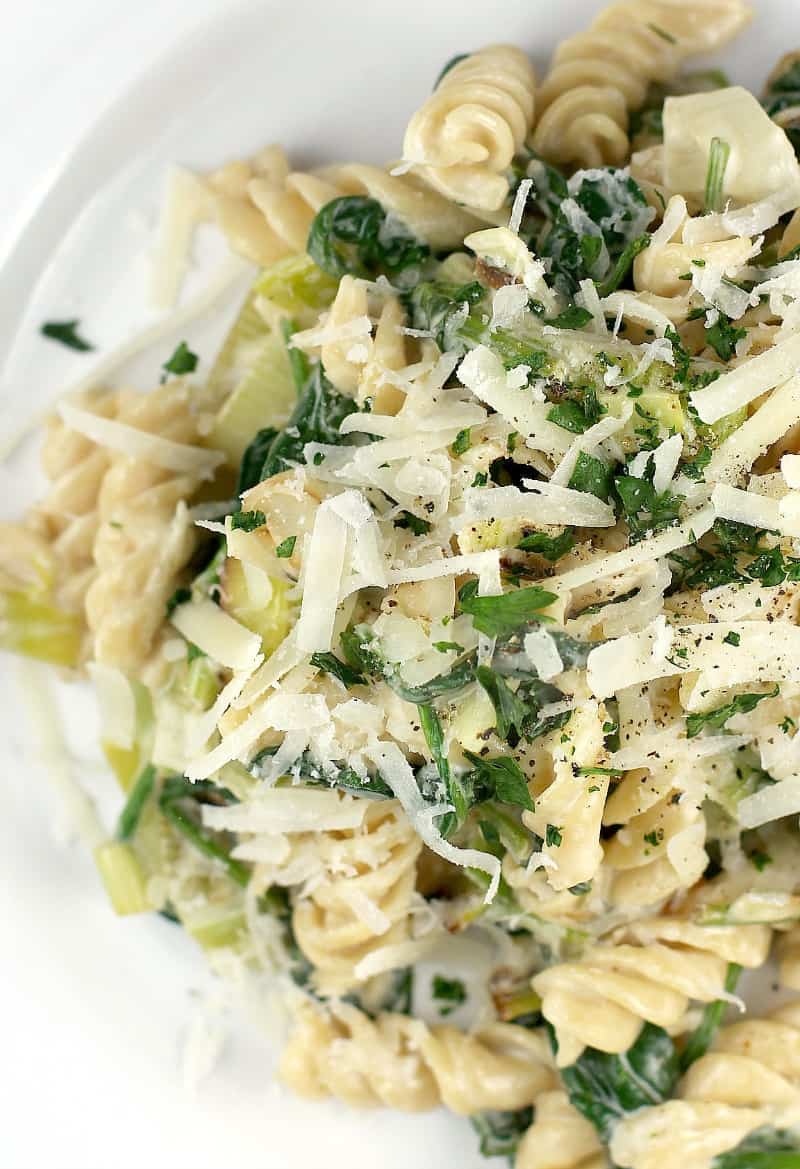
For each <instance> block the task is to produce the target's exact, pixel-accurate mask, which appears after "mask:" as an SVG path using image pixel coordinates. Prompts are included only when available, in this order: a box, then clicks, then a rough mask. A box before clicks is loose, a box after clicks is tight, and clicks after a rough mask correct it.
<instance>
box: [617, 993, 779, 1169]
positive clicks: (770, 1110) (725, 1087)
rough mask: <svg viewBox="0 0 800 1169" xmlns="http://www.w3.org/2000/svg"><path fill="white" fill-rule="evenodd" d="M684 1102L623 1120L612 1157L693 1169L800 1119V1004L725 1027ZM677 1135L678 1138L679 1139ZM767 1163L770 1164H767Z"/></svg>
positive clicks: (682, 1091)
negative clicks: (762, 1133)
mask: <svg viewBox="0 0 800 1169" xmlns="http://www.w3.org/2000/svg"><path fill="white" fill-rule="evenodd" d="M679 1095H680V1099H678V1100H670V1101H667V1102H666V1103H665V1104H660V1105H658V1106H656V1107H654V1108H644V1109H642V1110H641V1111H640V1112H638V1113H636V1114H635V1115H633V1116H630V1117H627V1118H626V1119H624V1120H622V1121H621V1122H620V1123H619V1124H618V1125H617V1128H616V1129H615V1131H614V1134H613V1137H612V1140H611V1155H612V1157H613V1158H614V1161H615V1163H616V1164H618V1165H621V1166H623V1167H624V1169H679V1167H680V1166H684V1165H686V1164H687V1156H689V1155H690V1156H691V1161H690V1162H688V1163H690V1164H691V1165H692V1167H693V1169H695V1167H696V1169H707V1167H709V1166H710V1165H711V1163H712V1161H713V1158H714V1157H716V1156H718V1155H719V1154H720V1153H724V1152H727V1151H728V1150H729V1149H733V1148H735V1147H736V1146H737V1145H738V1144H739V1143H740V1142H741V1141H742V1139H743V1138H744V1137H746V1136H747V1135H748V1133H751V1132H753V1131H754V1130H756V1129H759V1128H762V1127H775V1128H777V1129H784V1128H791V1127H794V1126H796V1125H797V1124H798V1122H800V1004H797V1003H792V1004H791V1005H789V1006H786V1007H782V1008H780V1009H779V1010H777V1011H773V1012H772V1013H771V1014H770V1015H768V1016H767V1017H766V1018H763V1019H748V1020H746V1021H744V1022H742V1023H734V1024H733V1025H732V1026H730V1027H725V1028H724V1029H723V1030H722V1031H721V1032H720V1033H719V1035H718V1036H717V1039H716V1042H715V1043H714V1046H713V1049H712V1050H711V1051H710V1052H709V1053H708V1054H707V1055H704V1056H702V1057H701V1058H700V1059H699V1060H698V1061H697V1062H696V1063H695V1064H693V1065H692V1067H691V1068H690V1069H689V1071H688V1072H687V1074H686V1076H685V1077H684V1079H683V1081H682V1082H681V1084H680V1086H679ZM676 1133H679V1134H680V1140H678V1141H676V1139H675V1137H676ZM765 1164H766V1162H765Z"/></svg>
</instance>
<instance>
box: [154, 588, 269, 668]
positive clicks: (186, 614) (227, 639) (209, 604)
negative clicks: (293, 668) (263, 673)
mask: <svg viewBox="0 0 800 1169" xmlns="http://www.w3.org/2000/svg"><path fill="white" fill-rule="evenodd" d="M170 621H171V622H172V624H173V625H174V626H175V628H176V629H177V630H178V632H179V633H182V634H183V636H184V637H185V638H186V640H187V641H190V642H191V643H192V644H193V645H196V646H197V647H198V648H199V649H201V650H202V651H203V653H206V654H208V656H209V657H210V658H212V659H213V660H214V661H215V662H219V664H220V665H221V666H226V667H227V668H228V669H230V670H247V669H251V668H252V667H253V666H254V665H255V663H256V659H257V657H258V654H259V651H260V649H261V638H260V637H259V635H258V634H257V633H251V631H250V630H249V629H245V627H244V625H240V624H239V622H238V621H236V620H235V619H234V618H233V617H231V616H230V614H229V613H226V612H225V610H224V609H221V608H220V607H219V605H215V604H214V602H213V601H210V600H205V599H203V600H199V601H189V602H187V603H186V604H185V605H178V606H177V608H175V609H174V610H173V612H172V615H171V617H170Z"/></svg>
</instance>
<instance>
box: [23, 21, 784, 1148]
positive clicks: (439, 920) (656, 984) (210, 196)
mask: <svg viewBox="0 0 800 1169" xmlns="http://www.w3.org/2000/svg"><path fill="white" fill-rule="evenodd" d="M751 16H752V13H751V11H750V9H749V7H748V6H747V5H746V4H745V3H744V0H616V2H614V3H612V4H611V5H610V6H609V7H607V8H606V9H604V10H603V11H602V12H600V14H599V15H598V16H597V17H596V19H595V20H594V22H593V23H592V25H591V27H590V28H588V29H587V30H586V31H583V32H579V33H577V34H576V35H575V36H572V37H570V38H569V39H568V40H566V41H564V42H563V43H562V44H560V45H559V46H558V48H557V50H556V52H555V56H554V59H553V61H552V64H551V67H550V70H549V72H548V73H547V74H546V75H545V76H544V77H537V76H536V75H535V74H534V70H533V67H532V65H531V63H530V61H529V58H528V56H527V54H526V52H524V51H523V50H522V49H521V48H517V47H514V46H512V45H506V44H495V45H490V46H488V47H485V48H481V49H478V50H476V51H472V52H469V53H466V54H462V55H460V56H458V57H456V58H454V59H453V60H452V61H450V62H448V63H447V64H446V65H445V67H444V69H443V70H442V73H441V75H440V76H439V78H438V79H437V80H436V83H435V85H434V87H433V90H432V92H431V93H430V94H429V95H428V96H427V97H424V98H423V100H422V102H421V105H420V106H419V108H418V109H417V111H416V112H415V113H414V114H413V116H412V117H411V119H410V121H409V122H408V126H407V129H406V132H405V137H404V140H403V142H402V149H401V148H400V143H398V144H396V148H395V149H396V154H395V158H394V159H393V160H392V161H391V162H389V163H388V164H386V165H385V166H374V165H366V164H362V163H339V164H330V165H326V166H322V167H320V168H317V169H314V170H310V171H307V172H298V171H295V170H292V168H291V166H290V164H289V162H288V159H287V157H286V155H285V153H284V151H283V150H282V149H281V148H280V147H278V146H268V147H266V148H264V149H262V150H260V151H259V152H258V153H257V154H255V155H253V156H252V157H249V158H246V159H239V160H235V161H231V162H228V163H226V164H225V165H223V166H222V167H221V169H219V170H216V171H214V172H213V173H208V174H197V173H193V172H190V171H188V170H184V169H180V168H176V169H175V170H174V172H173V173H172V177H171V179H170V182H169V185H168V190H167V197H166V201H165V204H164V207H163V212H162V218H161V222H160V227H159V242H158V247H157V257H156V259H157V264H156V267H155V284H154V288H155V292H156V295H157V297H158V298H159V300H160V303H161V304H162V305H163V306H165V307H166V306H169V305H172V306H174V305H175V304H176V303H177V298H178V295H179V292H180V286H181V280H182V271H183V267H184V266H185V263H186V256H187V252H188V248H189V245H190V243H191V239H192V236H193V233H194V232H195V229H196V228H198V227H199V226H200V225H203V224H215V225H216V226H217V228H218V229H219V231H220V232H221V234H222V236H223V237H224V239H225V240H226V241H227V245H228V246H229V250H230V252H231V253H232V254H234V255H235V256H237V257H239V260H238V261H233V260H231V262H232V263H236V271H237V272H239V273H241V272H242V271H243V270H246V271H247V272H249V273H250V276H249V288H248V291H247V294H246V296H245V297H244V300H243V303H241V305H240V306H239V307H238V315H237V316H236V319H235V322H234V324H233V326H232V328H231V329H230V331H229V333H228V335H227V337H226V338H225V341H224V344H223V345H222V347H221V348H220V350H219V352H218V354H217V356H216V358H215V360H214V361H213V362H212V363H211V364H210V365H209V366H208V368H204V365H205V363H203V362H200V363H198V359H197V356H196V355H195V354H194V353H193V352H192V349H191V347H190V346H189V345H188V344H187V343H186V342H181V344H179V345H178V346H177V348H175V350H174V352H173V353H172V354H171V356H168V354H166V353H165V354H164V359H163V364H162V366H161V369H159V368H158V364H159V363H154V382H157V383H158V384H156V385H155V388H154V389H153V390H152V391H151V392H149V393H140V392H137V391H133V390H130V389H126V388H124V387H121V386H120V383H119V376H118V367H114V365H113V362H111V363H109V362H106V364H105V365H103V364H102V361H101V365H100V366H98V367H96V371H95V373H94V374H90V375H89V377H88V378H86V379H84V382H83V383H82V384H81V386H80V387H79V388H78V389H77V390H74V391H72V392H70V393H67V394H65V395H64V396H62V398H61V399H60V400H59V401H58V403H57V404H56V407H55V409H54V410H53V413H52V415H51V417H50V418H49V419H48V421H47V423H46V429H45V435H44V445H43V466H44V471H45V473H46V476H47V481H48V486H47V490H46V492H45V494H44V495H43V497H42V498H41V499H40V500H39V502H37V503H36V504H34V505H33V506H32V507H31V509H30V511H29V512H28V514H27V515H26V516H25V517H24V519H23V520H22V521H21V522H20V523H18V524H6V525H2V526H0V644H2V646H4V647H5V648H6V649H11V650H14V651H17V652H18V653H21V654H23V655H28V656H31V657H34V658H38V659H41V660H44V661H47V662H49V663H52V665H53V666H55V667H58V668H59V669H60V671H61V672H62V674H63V673H65V672H66V673H67V674H69V675H72V676H78V675H88V676H89V678H90V679H91V682H92V684H93V686H94V688H95V691H96V693H97V697H98V700H99V706H100V711H101V716H102V727H103V732H102V734H103V744H102V745H103V749H104V752H105V755H106V757H107V760H108V763H109V767H110V771H113V773H114V775H115V776H116V780H117V781H118V784H119V786H120V788H121V790H122V793H123V796H122V797H121V799H120V803H121V811H120V813H119V818H118V820H117V822H116V824H115V825H114V826H113V827H111V828H109V826H108V825H105V826H104V825H102V824H101V823H100V821H99V819H98V817H97V816H96V814H95V813H94V812H93V811H92V809H91V806H90V805H89V804H87V806H86V808H85V809H84V813H85V815H84V818H85V823H86V824H87V825H88V827H87V833H86V835H87V837H88V838H89V843H90V845H91V847H92V849H93V853H94V858H95V861H96V864H97V868H98V871H99V875H100V877H101V878H102V882H103V884H104V885H105V888H106V891H107V893H108V896H109V898H110V901H111V904H112V905H113V907H114V909H115V910H116V912H117V913H120V914H134V913H146V912H160V913H162V914H164V915H166V916H168V917H170V918H171V919H172V920H174V921H175V922H176V923H177V925H178V926H180V927H182V928H183V929H184V930H185V931H186V932H187V933H188V934H189V935H191V937H192V938H194V939H195V940H196V942H197V943H198V944H199V946H200V947H201V948H202V950H203V951H204V954H205V956H206V958H207V960H208V962H209V963H210V965H211V967H212V969H213V970H214V971H215V972H216V973H217V974H218V975H219V976H220V977H221V978H223V979H225V980H228V981H229V982H230V983H231V984H232V985H236V986H238V987H240V988H245V987H246V988H247V989H248V996H249V997H250V999H251V1000H252V999H258V998H259V996H264V995H265V994H266V993H267V991H266V989H265V988H266V987H267V986H268V985H269V986H271V987H274V986H275V985H278V986H280V987H281V988H282V990H283V992H284V999H285V1010H286V1019H287V1029H288V1039H287V1042H286V1047H285V1050H284V1053H283V1057H282V1062H281V1075H282V1078H283V1080H284V1082H285V1083H286V1084H287V1085H288V1086H289V1087H290V1088H292V1089H293V1090H294V1091H296V1092H298V1093H300V1094H302V1095H306V1096H310V1097H329V1096H332V1097H336V1098H338V1099H339V1100H341V1101H343V1102H344V1103H345V1104H347V1105H351V1106H355V1107H374V1106H388V1107H390V1108H396V1109H403V1110H409V1111H417V1110H424V1109H431V1108H436V1107H438V1106H440V1105H444V1106H445V1107H446V1108H448V1109H450V1110H452V1111H453V1112H455V1113H457V1114H459V1115H461V1116H465V1117H468V1118H469V1120H470V1121H471V1122H472V1124H473V1125H474V1127H475V1129H476V1132H477V1138H476V1139H477V1140H478V1142H479V1144H480V1149H481V1151H482V1152H483V1153H485V1154H486V1155H487V1156H505V1157H507V1158H509V1159H510V1163H511V1164H513V1165H515V1166H516V1167H517V1169H601V1167H609V1169H610V1167H611V1166H615V1167H618V1169H760V1167H765V1169H766V1167H770V1169H779V1167H781V1169H792V1167H800V999H798V1000H794V999H793V998H792V995H791V992H792V991H800V866H798V863H797V857H798V855H800V820H799V817H800V163H799V162H798V152H800V54H790V55H789V56H787V57H786V58H784V59H783V60H782V61H781V62H780V63H779V64H778V65H777V67H776V69H775V71H774V72H773V74H772V76H771V77H770V78H769V79H768V80H767V81H766V83H765V86H764V89H763V92H761V93H759V94H753V93H751V92H750V91H749V90H748V89H746V88H743V87H741V86H739V85H737V84H735V83H733V82H732V81H730V80H729V79H728V78H727V77H726V76H725V75H724V74H723V73H721V72H720V71H719V70H718V69H710V70H709V69H707V68H705V67H703V68H700V67H699V66H698V65H697V63H696V62H695V60H694V59H695V58H698V57H702V56H704V55H707V54H708V53H710V52H712V51H714V50H716V49H718V48H720V47H721V46H724V45H725V44H727V43H728V42H729V41H730V40H732V39H733V37H734V36H735V35H736V34H738V33H739V32H741V31H742V30H743V29H744V28H746V27H747V25H748V23H749V21H750V19H751ZM243 263H246V265H247V268H246V269H243V267H242V265H243ZM44 331H45V333H46V334H47V335H48V336H50V337H51V338H53V339H54V340H56V341H61V342H63V343H66V344H69V345H71V346H73V348H81V347H86V344H87V343H86V342H85V341H84V340H83V337H82V334H81V326H79V325H78V323H77V322H74V321H66V322H65V321H61V322H50V323H49V324H47V325H46V326H45V327H44ZM87 360H89V361H91V359H87ZM98 371H99V372H98ZM159 379H160V380H159ZM795 756H797V760H798V761H797V764H796V763H795ZM109 782H110V781H109ZM795 850H798V851H797V852H796V851H795ZM773 961H775V962H777V967H776V969H777V971H778V976H777V977H778V978H779V980H780V983H781V987H782V988H783V991H784V992H785V993H783V994H782V995H781V997H780V998H779V1000H777V1001H778V1002H779V1003H780V1005H778V1006H777V1007H775V1008H774V1009H772V1010H771V1011H769V1013H766V1014H759V1013H758V1012H753V1011H750V1010H746V1007H745V1001H746V997H747V996H746V992H747V979H748V974H747V972H748V971H756V970H762V969H763V968H765V966H766V964H767V963H768V962H773ZM270 993H272V992H271V991H270Z"/></svg>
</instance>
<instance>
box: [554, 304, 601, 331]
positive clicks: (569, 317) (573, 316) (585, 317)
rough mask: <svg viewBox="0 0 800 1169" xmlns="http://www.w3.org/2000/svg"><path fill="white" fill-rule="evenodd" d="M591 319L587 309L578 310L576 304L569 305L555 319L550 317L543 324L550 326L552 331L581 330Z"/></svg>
mask: <svg viewBox="0 0 800 1169" xmlns="http://www.w3.org/2000/svg"><path fill="white" fill-rule="evenodd" d="M591 319H592V314H591V313H590V312H589V310H588V308H580V307H579V306H578V305H577V304H571V305H569V306H568V307H567V308H565V309H564V311H563V312H560V313H559V314H558V316H557V317H550V318H549V320H547V321H546V322H545V323H546V324H548V325H552V327H553V328H554V329H582V328H583V326H584V325H588V324H589V321H590V320H591Z"/></svg>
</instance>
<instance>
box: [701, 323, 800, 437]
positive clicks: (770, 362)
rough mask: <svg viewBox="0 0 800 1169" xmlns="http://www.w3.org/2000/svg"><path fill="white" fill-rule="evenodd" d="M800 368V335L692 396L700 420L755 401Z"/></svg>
mask: <svg viewBox="0 0 800 1169" xmlns="http://www.w3.org/2000/svg"><path fill="white" fill-rule="evenodd" d="M798 371H800V334H795V335H794V336H791V337H788V338H787V339H786V340H785V341H781V342H779V343H778V344H777V345H774V346H773V347H772V348H771V349H767V350H766V351H765V352H764V353H759V355H758V356H757V357H752V358H751V359H750V360H749V361H746V362H745V363H744V364H743V365H739V366H737V367H736V368H735V369H731V370H729V371H728V372H727V373H724V374H723V375H722V377H720V378H717V380H716V381H715V382H712V383H711V384H710V385H708V386H704V387H703V389H702V390H694V391H693V393H691V394H690V395H689V398H690V401H691V403H692V405H693V406H694V408H695V410H696V411H697V413H698V415H699V417H700V420H701V422H705V423H707V424H711V423H712V422H718V421H719V420H720V418H724V417H725V415H726V414H732V413H733V412H734V411H735V410H740V409H741V408H742V407H743V406H747V405H749V404H750V402H753V401H755V399H756V398H759V397H760V396H761V395H762V394H764V393H766V391H767V390H772V389H774V388H775V386H777V385H780V384H781V383H783V382H786V381H787V380H788V379H789V378H791V377H793V376H794V375H795V374H796V373H797V372H798Z"/></svg>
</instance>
